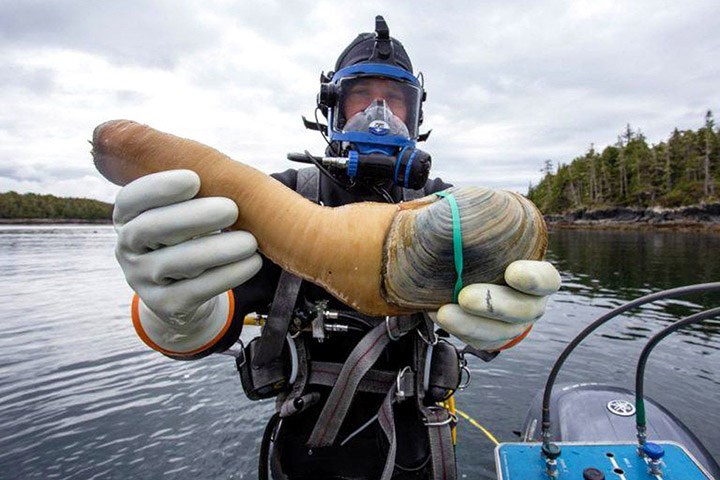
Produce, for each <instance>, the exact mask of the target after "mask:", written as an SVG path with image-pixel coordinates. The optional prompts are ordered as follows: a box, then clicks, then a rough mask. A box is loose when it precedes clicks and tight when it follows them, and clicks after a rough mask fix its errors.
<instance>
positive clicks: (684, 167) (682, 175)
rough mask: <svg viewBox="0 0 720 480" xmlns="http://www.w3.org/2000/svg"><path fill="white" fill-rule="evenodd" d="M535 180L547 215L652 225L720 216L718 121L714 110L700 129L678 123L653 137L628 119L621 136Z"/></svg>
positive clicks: (531, 193) (532, 190) (536, 196)
mask: <svg viewBox="0 0 720 480" xmlns="http://www.w3.org/2000/svg"><path fill="white" fill-rule="evenodd" d="M541 171H542V172H544V173H545V176H544V177H543V179H542V180H541V181H540V183H539V184H538V185H535V186H533V185H532V184H531V185H530V187H529V189H528V198H530V199H531V200H532V201H533V202H534V203H535V204H536V205H537V206H538V207H539V208H540V209H541V210H542V211H543V213H544V214H545V215H546V218H547V220H548V221H549V222H550V223H559V224H563V223H565V224H586V225H607V226H612V225H613V224H623V223H624V224H631V223H640V224H647V225H648V226H653V225H654V226H663V225H673V224H674V225H683V224H688V225H695V224H698V225H701V224H720V197H719V196H718V188H720V129H717V128H716V127H715V120H714V118H713V114H712V112H711V111H708V112H707V113H706V115H705V123H704V125H703V127H702V128H699V129H698V130H679V129H677V128H676V129H675V130H674V131H673V132H672V133H671V135H670V136H669V137H668V139H667V140H664V141H662V142H660V143H657V144H648V141H647V139H646V137H645V136H644V135H643V133H642V132H641V131H640V130H634V129H633V128H632V127H631V126H630V125H627V126H626V127H625V129H624V130H623V132H622V133H621V134H620V135H619V136H618V138H617V142H616V143H615V144H614V145H610V146H608V147H606V148H604V149H603V150H602V152H599V151H597V150H596V149H595V147H594V145H591V146H590V148H589V149H588V151H587V152H585V154H584V155H582V156H579V157H576V158H575V159H573V160H572V161H571V162H570V163H569V164H560V165H559V166H558V168H557V169H555V168H553V162H552V160H546V161H545V165H544V167H543V168H542V170H541Z"/></svg>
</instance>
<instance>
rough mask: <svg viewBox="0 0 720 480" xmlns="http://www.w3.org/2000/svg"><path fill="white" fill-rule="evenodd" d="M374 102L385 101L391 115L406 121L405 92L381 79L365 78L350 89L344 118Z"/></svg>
mask: <svg viewBox="0 0 720 480" xmlns="http://www.w3.org/2000/svg"><path fill="white" fill-rule="evenodd" d="M374 100H385V102H386V103H387V105H388V106H389V107H390V110H392V113H394V114H395V115H396V116H397V117H398V118H399V119H400V120H402V121H403V122H406V121H407V102H406V98H405V92H404V91H403V89H402V88H401V87H400V85H398V83H397V82H395V81H393V80H387V79H383V78H367V79H364V80H362V81H360V82H358V83H356V84H355V85H353V86H352V87H350V91H349V92H348V93H347V94H346V96H345V102H344V112H343V113H344V115H345V118H351V117H352V116H353V115H355V114H356V113H358V112H362V111H363V110H365V109H366V108H367V107H368V105H370V104H371V103H372V102H373V101H374Z"/></svg>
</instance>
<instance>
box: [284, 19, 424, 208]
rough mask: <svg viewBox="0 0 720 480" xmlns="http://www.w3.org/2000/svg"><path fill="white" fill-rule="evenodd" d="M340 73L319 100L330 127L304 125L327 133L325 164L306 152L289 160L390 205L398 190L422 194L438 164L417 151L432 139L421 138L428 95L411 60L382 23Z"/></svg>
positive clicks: (340, 63) (324, 84)
mask: <svg viewBox="0 0 720 480" xmlns="http://www.w3.org/2000/svg"><path fill="white" fill-rule="evenodd" d="M334 68H335V69H334V70H333V71H330V72H328V73H327V74H326V73H321V75H320V92H319V93H318V95H317V109H318V110H320V111H321V112H322V114H323V115H324V116H325V118H326V119H327V120H328V124H327V125H321V124H320V122H318V121H317V116H316V119H315V122H311V121H308V120H307V119H305V118H304V117H303V121H304V123H305V127H306V128H308V129H311V130H318V131H320V132H321V133H322V134H323V137H324V138H325V140H326V141H327V142H328V149H327V150H326V153H325V156H324V157H315V156H313V155H311V154H310V153H309V152H305V154H289V155H288V158H289V159H290V160H294V161H299V162H305V163H313V164H315V165H316V166H317V167H318V168H319V169H320V171H321V172H322V173H323V174H325V175H326V176H328V177H329V178H330V179H331V180H332V181H333V182H334V183H336V184H338V185H339V186H341V187H342V188H345V189H350V188H354V187H356V186H362V185H364V186H366V187H369V188H371V189H373V190H376V191H383V192H384V193H385V194H384V195H383V197H384V198H386V199H387V200H390V196H389V195H388V194H387V190H386V189H387V188H390V187H392V185H393V184H394V185H397V186H399V187H402V188H407V189H412V190H418V189H421V188H423V187H424V185H425V183H426V182H427V179H428V175H429V172H430V167H431V164H432V161H431V157H430V155H429V154H428V153H426V152H423V151H422V150H419V149H417V148H416V143H417V142H422V141H424V140H426V139H427V137H428V135H429V133H430V132H427V133H424V134H420V131H419V126H420V124H421V123H422V103H423V102H424V101H425V99H426V97H427V95H426V93H425V89H424V87H423V82H422V76H415V75H414V74H413V66H412V62H411V61H410V57H409V56H408V54H407V52H406V51H405V48H404V47H403V45H402V43H400V42H399V41H398V40H397V39H395V38H392V37H391V36H390V29H389V28H388V25H387V23H386V22H385V19H384V18H383V17H382V16H380V15H378V16H376V17H375V32H372V33H361V34H360V35H358V36H357V38H355V40H353V41H352V42H351V43H350V45H348V46H347V47H346V48H345V50H343V52H342V53H341V54H340V56H339V57H338V59H337V61H336V62H335V67H334ZM376 95H377V97H376ZM366 100H367V102H368V103H367V104H364V103H363V102H364V101H366ZM356 107H359V108H356ZM316 112H317V110H316ZM395 112H398V114H397V115H395ZM378 189H380V190H378Z"/></svg>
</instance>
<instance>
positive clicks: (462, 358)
mask: <svg viewBox="0 0 720 480" xmlns="http://www.w3.org/2000/svg"><path fill="white" fill-rule="evenodd" d="M462 372H465V373H466V374H467V380H466V381H465V383H463V382H462ZM470 380H472V373H471V372H470V369H469V368H468V366H467V359H466V358H465V356H464V355H461V356H460V385H458V390H465V389H466V388H467V387H468V386H469V385H470Z"/></svg>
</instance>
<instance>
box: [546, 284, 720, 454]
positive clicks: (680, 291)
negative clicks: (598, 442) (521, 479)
mask: <svg viewBox="0 0 720 480" xmlns="http://www.w3.org/2000/svg"><path fill="white" fill-rule="evenodd" d="M716 290H720V282H712V283H701V284H697V285H688V286H685V287H679V288H673V289H670V290H663V291H661V292H656V293H652V294H650V295H646V296H644V297H641V298H638V299H636V300H633V301H632V302H629V303H626V304H625V305H622V306H620V307H618V308H616V309H614V310H611V311H610V312H608V313H606V314H605V315H603V316H602V317H600V318H598V319H597V320H595V321H594V322H593V323H591V324H590V325H588V326H587V327H585V329H584V330H583V331H582V332H580V333H579V334H578V335H577V336H576V337H575V338H574V339H573V340H572V341H571V342H570V343H569V344H568V346H567V347H565V350H563V352H562V353H561V354H560V356H559V357H558V359H557V360H556V361H555V364H554V365H553V368H552V370H551V371H550V375H548V379H547V381H546V382H545V392H544V394H543V405H542V438H543V443H549V442H550V396H551V395H552V388H553V385H554V384H555V379H556V378H557V376H558V373H559V372H560V369H561V368H562V366H563V364H564V363H565V360H567V358H568V357H569V356H570V354H571V353H572V351H573V350H575V348H576V347H577V346H578V345H579V344H580V342H582V341H583V340H584V339H585V338H586V337H588V336H589V335H590V334H591V333H592V332H593V331H595V330H596V329H597V328H598V327H600V326H601V325H602V324H604V323H605V322H607V321H608V320H611V319H612V318H614V317H616V316H618V315H620V314H621V313H624V312H626V311H628V310H630V309H632V308H635V307H639V306H640V305H644V304H646V303H650V302H654V301H655V300H662V299H666V298H674V297H681V296H684V295H690V294H692V293H702V292H711V291H716Z"/></svg>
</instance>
